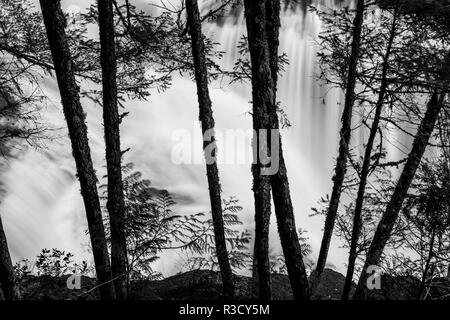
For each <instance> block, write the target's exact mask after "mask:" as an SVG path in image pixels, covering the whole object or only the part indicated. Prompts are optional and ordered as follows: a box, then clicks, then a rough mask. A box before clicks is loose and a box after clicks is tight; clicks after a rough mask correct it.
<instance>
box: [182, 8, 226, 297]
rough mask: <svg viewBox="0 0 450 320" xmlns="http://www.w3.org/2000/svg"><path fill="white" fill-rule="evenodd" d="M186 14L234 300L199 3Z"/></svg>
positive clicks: (216, 217)
mask: <svg viewBox="0 0 450 320" xmlns="http://www.w3.org/2000/svg"><path fill="white" fill-rule="evenodd" d="M186 12H187V19H188V25H189V33H190V36H191V39H192V56H193V58H194V69H195V80H196V83H197V95H198V103H199V108H200V122H201V124H202V132H203V137H204V138H205V137H206V136H207V137H208V138H209V139H210V141H204V142H203V148H204V151H205V159H206V174H207V177H208V186H209V198H210V201H211V213H212V220H213V226H214V239H215V242H216V254H217V259H218V262H219V267H220V272H221V275H222V282H223V292H224V295H225V296H226V297H228V298H231V297H233V295H234V283H233V273H232V270H231V266H230V261H229V259H228V252H227V247H226V239H225V227H224V222H223V216H222V214H223V212H222V199H221V189H220V181H219V170H218V168H217V161H216V140H215V137H214V125H215V123H214V117H213V112H212V108H211V99H210V96H209V89H208V68H207V65H206V57H205V44H204V41H203V35H202V28H201V18H200V12H199V8H198V4H197V0H186ZM205 140H207V139H205ZM211 145H213V146H214V149H212V150H211V154H207V152H206V151H207V150H210V148H211ZM208 146H209V147H208ZM207 147H208V149H207Z"/></svg>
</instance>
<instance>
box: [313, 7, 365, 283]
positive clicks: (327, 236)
mask: <svg viewBox="0 0 450 320" xmlns="http://www.w3.org/2000/svg"><path fill="white" fill-rule="evenodd" d="M363 22H364V0H358V4H357V7H356V16H355V20H354V23H353V41H352V48H351V54H350V59H349V67H348V75H347V88H346V93H345V103H344V111H343V113H342V127H341V132H340V141H339V153H338V158H337V161H336V167H335V174H334V177H333V190H332V193H331V198H330V204H329V207H328V212H327V216H326V218H325V227H324V233H323V237H322V243H321V246H320V251H319V258H318V260H317V266H316V269H315V272H314V275H313V277H312V278H313V284H312V287H313V290H314V288H315V287H316V286H317V285H318V283H319V282H320V277H321V275H322V272H323V270H324V269H325V265H326V262H327V257H328V250H329V248H330V243H331V237H332V235H333V229H334V224H335V222H336V215H337V211H338V208H339V201H340V198H341V191H342V185H343V184H344V179H345V173H346V172H347V160H348V152H349V144H350V138H351V130H352V114H353V105H354V103H355V86H356V68H357V65H358V59H359V51H360V46H361V31H362V26H363Z"/></svg>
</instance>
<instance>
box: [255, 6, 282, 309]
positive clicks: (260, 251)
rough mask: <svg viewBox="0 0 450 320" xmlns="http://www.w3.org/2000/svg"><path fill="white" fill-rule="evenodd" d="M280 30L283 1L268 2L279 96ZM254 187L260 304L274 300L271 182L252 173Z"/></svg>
mask: <svg viewBox="0 0 450 320" xmlns="http://www.w3.org/2000/svg"><path fill="white" fill-rule="evenodd" d="M279 30H280V1H266V32H267V39H268V48H269V59H270V62H269V65H270V72H271V76H272V81H273V90H274V95H275V96H276V91H277V82H278V47H279V43H280V41H279ZM253 172H254V174H253V181H254V183H253V185H254V187H253V188H254V192H255V190H258V191H257V195H256V194H255V250H254V255H253V258H254V262H253V266H254V268H256V272H254V278H255V279H256V280H257V283H258V288H257V289H258V290H257V292H258V296H259V299H260V300H270V299H271V298H272V292H271V280H270V259H269V230H270V216H271V204H270V189H271V186H270V178H269V177H267V176H261V175H259V174H258V172H259V170H258V169H257V168H255V169H254V170H253Z"/></svg>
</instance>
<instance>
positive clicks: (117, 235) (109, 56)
mask: <svg viewBox="0 0 450 320" xmlns="http://www.w3.org/2000/svg"><path fill="white" fill-rule="evenodd" d="M97 3H98V17H99V27H100V44H101V54H100V58H101V65H102V84H103V124H104V129H105V145H106V168H107V173H108V201H107V204H106V207H107V209H108V213H109V220H110V228H111V270H112V275H113V278H114V289H115V291H116V296H117V298H118V299H120V300H124V299H125V298H126V297H127V277H126V273H127V242H126V238H125V201H124V194H123V182H122V165H121V157H122V151H121V149H120V128H119V125H120V117H119V110H118V106H117V82H116V73H117V66H116V50H115V43H114V34H115V30H114V12H113V3H112V0H98V1H97Z"/></svg>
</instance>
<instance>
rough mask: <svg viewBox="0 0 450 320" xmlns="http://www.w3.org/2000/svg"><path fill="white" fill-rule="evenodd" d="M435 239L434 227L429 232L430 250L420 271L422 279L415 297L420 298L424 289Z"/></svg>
mask: <svg viewBox="0 0 450 320" xmlns="http://www.w3.org/2000/svg"><path fill="white" fill-rule="evenodd" d="M435 239H436V229H433V231H432V232H431V240H430V250H428V255H427V261H426V263H425V269H424V270H423V273H422V280H421V281H420V287H419V293H418V294H417V299H418V300H422V295H423V292H424V290H425V284H426V282H427V276H428V271H429V270H430V265H431V259H432V258H433V249H434V241H435Z"/></svg>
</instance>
